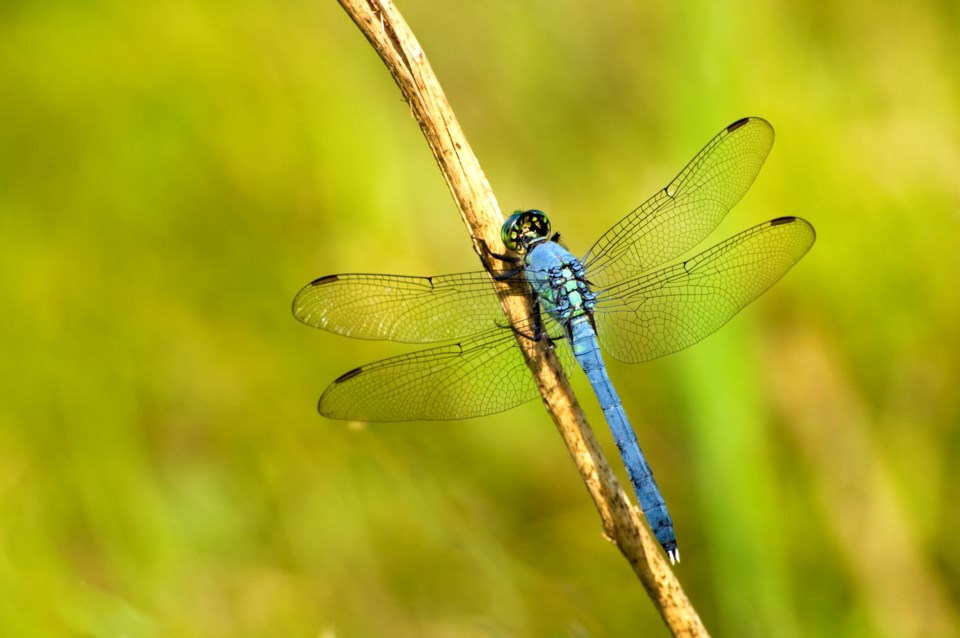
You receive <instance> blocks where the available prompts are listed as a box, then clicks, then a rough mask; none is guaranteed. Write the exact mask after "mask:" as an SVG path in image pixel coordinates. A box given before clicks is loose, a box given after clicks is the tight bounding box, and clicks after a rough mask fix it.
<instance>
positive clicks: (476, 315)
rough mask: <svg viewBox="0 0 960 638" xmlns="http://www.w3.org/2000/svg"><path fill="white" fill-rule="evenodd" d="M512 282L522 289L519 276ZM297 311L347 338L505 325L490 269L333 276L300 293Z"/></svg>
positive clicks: (406, 336)
mask: <svg viewBox="0 0 960 638" xmlns="http://www.w3.org/2000/svg"><path fill="white" fill-rule="evenodd" d="M508 285H510V286H512V287H513V288H515V290H516V294H521V293H522V288H521V287H520V284H519V282H518V281H517V282H513V283H510V284H508ZM293 315H294V316H295V317H296V318H297V319H299V320H300V321H302V322H303V323H305V324H307V325H309V326H314V327H316V328H322V329H323V330H329V331H330V332H335V333H337V334H341V335H346V336H348V337H354V338H357V339H383V340H388V341H399V342H403V343H430V342H435V341H450V340H453V339H460V338H462V337H467V336H470V335H474V334H478V333H481V332H484V331H487V330H490V329H492V328H494V327H496V326H498V325H499V326H503V325H506V317H505V315H504V314H503V310H502V308H501V307H500V302H499V301H498V299H497V296H496V294H495V292H494V289H493V284H492V282H491V280H490V275H489V274H487V273H486V272H469V273H457V274H452V275H440V276H437V277H405V276H402V275H375V274H349V275H328V276H326V277H321V278H319V279H316V280H314V281H312V282H311V283H309V284H307V285H306V286H304V287H303V289H301V290H300V292H299V293H297V296H296V297H295V298H294V300H293Z"/></svg>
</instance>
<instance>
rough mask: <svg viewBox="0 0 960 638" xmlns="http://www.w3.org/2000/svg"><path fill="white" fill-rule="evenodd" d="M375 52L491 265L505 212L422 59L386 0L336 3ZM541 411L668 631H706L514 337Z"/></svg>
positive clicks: (521, 313)
mask: <svg viewBox="0 0 960 638" xmlns="http://www.w3.org/2000/svg"><path fill="white" fill-rule="evenodd" d="M338 2H340V5H341V6H342V7H343V8H344V10H346V12H347V13H348V14H349V15H350V17H351V19H353V21H354V22H355V23H356V24H357V26H358V27H359V28H360V30H361V31H362V32H363V34H364V36H366V38H367V40H368V41H369V42H370V44H371V45H372V46H373V48H374V49H375V50H376V51H377V53H378V54H379V55H380V58H381V59H382V60H383V62H384V64H386V65H387V68H388V69H389V70H390V73H391V75H393V79H394V80H396V82H397V85H398V86H399V87H400V91H401V92H402V94H403V97H404V99H405V100H406V101H407V103H408V104H409V105H410V109H411V110H412V111H413V115H414V117H415V118H416V119H417V122H418V123H419V124H420V129H421V130H422V131H423V135H424V137H426V138H427V143H428V144H429V145H430V149H431V150H432V151H433V155H434V157H435V158H436V160H437V164H439V166H440V171H441V172H442V173H443V176H444V178H445V179H446V181H447V185H448V186H449V187H450V192H451V193H452V194H453V198H454V200H455V201H456V203H457V207H458V208H459V209H460V214H461V216H462V217H463V221H464V223H465V224H466V225H467V229H468V230H469V232H470V237H471V238H472V239H473V244H474V249H475V250H476V251H477V253H478V254H479V255H480V259H481V261H483V263H484V266H485V267H486V268H487V269H488V270H491V269H492V267H493V266H494V264H493V263H491V258H490V255H489V251H488V250H486V247H487V246H489V247H491V249H493V250H496V249H497V248H499V247H500V243H501V240H500V226H501V224H502V223H503V215H502V213H501V212H500V207H499V205H498V204H497V200H496V198H495V197H494V195H493V191H492V190H491V188H490V184H489V182H487V178H486V176H485V175H484V173H483V171H482V170H481V169H480V164H479V162H478V161H477V158H476V156H475V155H474V154H473V151H471V150H470V145H469V144H467V140H466V138H465V137H464V135H463V131H462V130H461V129H460V125H459V124H458V123H457V120H456V118H455V117H454V115H453V110H452V109H451V108H450V103H449V102H448V101H447V98H446V96H445V95H444V93H443V90H442V89H441V88H440V83H439V81H438V80H437V77H436V76H435V75H434V73H433V70H432V69H431V67H430V64H429V63H428V62H427V57H426V55H425V54H424V52H423V49H421V48H420V44H419V43H418V42H417V40H416V38H415V37H414V35H413V33H412V32H411V31H410V28H409V27H408V26H407V23H406V22H405V21H404V20H403V18H402V17H401V16H400V13H399V12H398V11H397V9H396V7H395V6H394V5H393V3H392V2H391V0H338ZM494 286H495V287H496V288H497V293H498V294H499V295H500V301H501V303H502V304H503V307H504V311H505V312H506V313H507V316H508V318H509V319H510V321H511V322H513V323H514V324H515V325H517V324H520V323H522V322H523V321H525V320H526V319H528V318H529V317H530V312H531V307H530V302H529V300H526V299H522V298H518V296H517V295H508V294H506V293H507V288H506V286H505V285H502V284H500V283H498V282H494ZM517 341H518V344H519V347H520V348H521V349H522V350H523V354H524V357H525V359H526V361H527V365H528V366H529V367H530V370H531V371H532V373H533V375H534V377H535V378H536V381H537V386H538V387H539V389H540V394H541V396H542V397H543V402H544V404H545V405H546V407H547V411H548V412H549V413H550V416H551V417H552V418H553V422H554V423H555V424H556V426H557V429H558V430H559V431H560V435H561V436H562V437H563V440H564V442H565V443H566V445H567V448H568V449H569V450H570V455H571V456H572V457H573V459H574V461H575V462H576V464H577V469H578V470H579V471H580V475H581V476H582V477H583V480H584V482H585V483H586V485H587V489H588V490H589V492H590V495H591V496H592V497H593V500H594V503H595V504H596V506H597V511H598V512H599V513H600V518H601V519H602V520H603V529H604V533H605V534H606V536H607V538H609V539H610V540H612V541H613V542H614V543H616V545H617V547H618V548H619V549H620V552H621V553H622V554H623V555H624V556H625V557H626V559H627V560H628V561H629V562H630V565H631V566H632V567H633V570H634V572H636V574H637V576H639V578H640V582H641V583H643V586H644V588H645V589H646V590H647V593H648V594H649V596H650V599H651V600H652V601H653V604H654V605H655V606H656V608H657V610H658V611H659V612H660V615H661V616H662V617H663V620H664V622H665V623H666V625H667V627H668V628H669V629H670V631H671V632H672V633H673V635H674V636H691V637H692V636H707V635H708V634H707V631H706V629H705V628H704V626H703V623H702V622H701V621H700V617H699V616H698V615H697V612H696V610H694V608H693V606H692V605H691V604H690V601H689V600H688V599H687V597H686V594H684V592H683V589H682V588H681V587H680V583H679V582H678V581H677V579H676V577H675V576H674V574H673V572H672V571H671V570H670V568H669V566H668V565H667V563H666V560H665V559H664V556H663V554H662V553H661V551H660V546H659V545H658V544H657V542H656V541H655V540H654V539H653V537H652V535H651V534H650V532H649V531H648V530H647V528H646V526H644V524H643V523H642V522H641V520H640V514H639V513H638V510H637V508H636V507H634V506H633V505H632V504H631V502H630V499H629V498H628V496H627V495H626V494H625V493H624V491H623V490H622V489H621V488H620V485H619V484H618V482H617V479H616V477H615V476H614V474H613V471H612V470H611V469H610V466H609V464H608V463H607V461H606V459H605V458H604V456H603V453H602V452H601V451H600V446H599V445H597V441H596V439H595V438H594V436H593V432H592V431H591V430H590V426H589V425H588V424H587V421H586V418H585V417H584V415H583V412H582V410H581V409H580V406H579V405H578V404H577V400H576V398H575V397H574V396H573V392H572V391H571V389H570V385H569V383H568V382H567V379H566V377H565V376H564V374H563V369H562V368H561V366H560V362H559V361H558V360H557V358H556V355H555V354H554V352H553V350H552V349H551V348H550V347H549V346H548V344H547V340H546V339H543V340H541V341H540V342H534V341H532V340H530V339H524V338H519V339H518V340H517Z"/></svg>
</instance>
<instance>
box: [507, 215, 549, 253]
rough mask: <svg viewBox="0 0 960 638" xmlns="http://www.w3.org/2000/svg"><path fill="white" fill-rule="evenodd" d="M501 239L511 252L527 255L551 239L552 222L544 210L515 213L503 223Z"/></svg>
mask: <svg viewBox="0 0 960 638" xmlns="http://www.w3.org/2000/svg"><path fill="white" fill-rule="evenodd" d="M500 237H501V238H503V244H504V245H505V246H506V247H507V248H509V249H510V250H512V251H514V252H518V253H525V252H527V251H529V250H530V249H531V248H533V247H534V246H536V245H537V244H539V243H540V242H542V241H546V240H547V238H548V237H550V220H549V219H547V216H546V214H544V212H543V211H542V210H524V211H520V210H518V211H514V213H513V215H510V217H508V218H507V221H505V222H504V223H503V228H502V229H501V230H500Z"/></svg>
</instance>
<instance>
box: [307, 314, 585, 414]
mask: <svg viewBox="0 0 960 638" xmlns="http://www.w3.org/2000/svg"><path fill="white" fill-rule="evenodd" d="M554 343H555V344H556V347H557V353H558V354H559V355H560V358H561V360H562V361H564V363H565V367H568V366H569V365H570V362H571V361H572V360H573V353H572V352H571V351H570V348H569V346H567V345H566V341H565V340H559V341H556V342H554ZM568 369H569V368H568ZM537 396H538V393H537V387H536V384H535V382H534V380H533V377H532V375H531V374H530V372H529V371H528V370H527V366H526V363H525V362H524V359H523V353H522V352H521V351H520V348H518V347H517V343H516V337H515V336H514V333H513V331H511V330H509V329H501V330H492V331H489V332H486V333H484V334H481V335H477V336H475V337H472V338H470V339H465V340H462V341H460V342H459V343H454V344H450V345H446V346H439V347H436V348H430V349H427V350H420V351H418V352H412V353H410V354H406V355H401V356H399V357H392V358H390V359H383V360H382V361H377V362H374V363H370V364H367V365H365V366H362V367H360V368H357V369H355V370H351V371H350V372H347V373H346V374H344V375H342V376H341V377H340V378H339V379H337V380H336V381H334V382H333V383H332V384H331V385H330V386H329V387H328V388H327V389H326V391H324V393H323V396H321V397H320V403H319V406H318V408H319V410H320V414H322V415H323V416H326V417H330V418H333V419H347V420H356V421H414V420H427V421H445V420H454V419H467V418H471V417H476V416H483V415H486V414H494V413H496V412H502V411H503V410H507V409H509V408H512V407H515V406H517V405H520V404H521V403H525V402H527V401H530V400H532V399H535V398H536V397H537Z"/></svg>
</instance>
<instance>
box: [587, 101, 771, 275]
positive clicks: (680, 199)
mask: <svg viewBox="0 0 960 638" xmlns="http://www.w3.org/2000/svg"><path fill="white" fill-rule="evenodd" d="M771 146H773V127H772V126H770V124H769V122H767V121H766V120H763V119H761V118H757V117H750V118H745V119H742V120H738V121H736V122H734V123H733V124H731V125H729V126H728V127H726V128H725V129H723V130H722V131H720V133H718V134H717V136H716V137H714V138H713V139H712V140H710V142H709V143H708V144H707V145H706V146H704V147H703V149H702V150H701V151H700V152H699V153H697V156H696V157H694V158H693V159H692V160H691V161H690V163H689V164H687V166H686V167H685V168H684V169H683V170H682V171H680V174H679V175H677V176H676V178H674V180H673V181H672V182H670V183H669V184H668V185H667V187H666V188H664V189H663V190H661V191H660V192H658V193H657V194H656V195H654V196H653V197H651V198H650V199H648V200H647V201H645V202H644V203H643V204H641V205H640V207H639V208H637V209H636V210H634V211H633V212H632V213H630V214H629V215H627V216H626V217H624V218H623V219H621V220H620V221H619V222H617V223H616V225H614V227H613V228H611V229H610V230H608V231H607V232H606V233H604V234H603V235H602V236H601V237H600V239H598V240H597V242H596V243H595V244H594V245H593V247H591V248H590V250H589V251H588V252H587V255H586V256H585V257H584V259H583V262H584V266H585V267H586V269H587V273H588V275H589V277H590V279H591V281H593V282H595V283H596V284H597V285H598V286H600V287H602V286H604V285H608V284H612V283H614V282H617V281H622V280H624V279H629V278H631V277H634V276H636V275H638V274H640V273H642V272H645V271H648V270H650V269H651V268H654V267H656V266H659V265H660V264H663V263H665V262H667V261H669V260H671V259H673V258H674V257H678V256H680V255H681V254H683V253H685V252H686V251H687V250H689V249H691V248H693V247H694V246H695V245H697V244H698V243H700V242H701V241H703V239H705V238H706V236H707V235H709V234H710V232H711V231H712V230H713V229H714V228H716V227H717V224H719V223H720V222H721V221H722V220H723V218H724V216H725V215H726V214H727V211H729V210H730V209H731V208H733V206H734V204H736V203H737V202H738V201H740V198H741V197H743V195H744V193H746V192H747V189H749V188H750V185H751V184H752V183H753V180H754V178H756V176H757V173H758V172H759V171H760V167H761V166H762V165H763V162H764V160H765V159H766V157H767V154H768V153H769V152H770V147H771Z"/></svg>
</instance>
